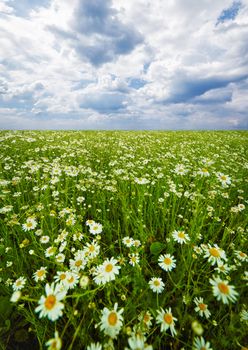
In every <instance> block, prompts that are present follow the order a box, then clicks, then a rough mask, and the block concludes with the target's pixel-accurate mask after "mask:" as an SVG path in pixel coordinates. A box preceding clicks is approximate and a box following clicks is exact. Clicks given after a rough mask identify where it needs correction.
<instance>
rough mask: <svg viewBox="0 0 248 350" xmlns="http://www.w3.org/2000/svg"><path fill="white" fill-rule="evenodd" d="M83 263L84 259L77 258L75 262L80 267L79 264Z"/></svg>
mask: <svg viewBox="0 0 248 350" xmlns="http://www.w3.org/2000/svg"><path fill="white" fill-rule="evenodd" d="M82 263H83V260H77V261H76V262H75V266H77V267H79V266H81V265H82Z"/></svg>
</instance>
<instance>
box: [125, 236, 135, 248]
mask: <svg viewBox="0 0 248 350" xmlns="http://www.w3.org/2000/svg"><path fill="white" fill-rule="evenodd" d="M122 243H123V244H124V245H125V246H126V247H128V248H130V247H132V246H133V245H134V240H133V238H131V237H128V236H126V237H124V238H123V239H122Z"/></svg>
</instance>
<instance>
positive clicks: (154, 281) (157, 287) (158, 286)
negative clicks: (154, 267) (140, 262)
mask: <svg viewBox="0 0 248 350" xmlns="http://www.w3.org/2000/svg"><path fill="white" fill-rule="evenodd" d="M148 283H149V286H150V289H151V290H152V291H153V292H154V293H158V294H159V293H162V291H163V290H164V286H165V284H164V282H163V281H162V278H160V277H152V278H151V279H150V281H149V282H148Z"/></svg>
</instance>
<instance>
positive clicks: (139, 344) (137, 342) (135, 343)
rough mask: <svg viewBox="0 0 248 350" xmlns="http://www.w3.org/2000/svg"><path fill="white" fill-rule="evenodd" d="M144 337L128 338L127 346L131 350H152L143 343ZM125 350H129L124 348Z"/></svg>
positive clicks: (135, 335) (136, 335) (141, 335)
mask: <svg viewBox="0 0 248 350" xmlns="http://www.w3.org/2000/svg"><path fill="white" fill-rule="evenodd" d="M145 341H146V337H145V336H144V335H143V334H139V333H138V334H134V335H133V336H132V337H130V338H128V344H129V346H130V349H131V350H139V349H140V350H143V349H145V350H152V346H151V345H147V344H146V343H145ZM125 350H129V349H127V348H125Z"/></svg>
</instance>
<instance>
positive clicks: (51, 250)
mask: <svg viewBox="0 0 248 350" xmlns="http://www.w3.org/2000/svg"><path fill="white" fill-rule="evenodd" d="M56 250H57V248H56V247H53V246H51V247H48V248H47V249H46V250H45V256H46V257H47V258H48V257H50V256H53V255H54V254H55V253H56Z"/></svg>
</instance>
